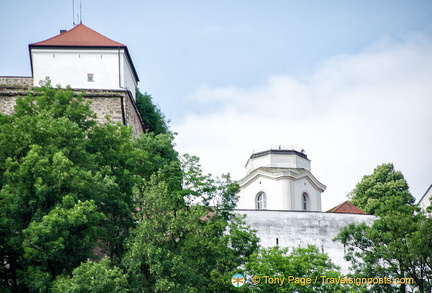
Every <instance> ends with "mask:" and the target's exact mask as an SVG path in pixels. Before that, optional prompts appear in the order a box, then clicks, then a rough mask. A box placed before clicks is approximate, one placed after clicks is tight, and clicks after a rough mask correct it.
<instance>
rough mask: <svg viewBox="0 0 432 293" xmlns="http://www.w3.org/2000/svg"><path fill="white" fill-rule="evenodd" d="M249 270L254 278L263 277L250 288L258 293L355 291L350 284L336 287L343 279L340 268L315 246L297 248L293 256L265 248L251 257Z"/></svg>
mask: <svg viewBox="0 0 432 293" xmlns="http://www.w3.org/2000/svg"><path fill="white" fill-rule="evenodd" d="M246 270H247V271H246V272H247V275H248V276H249V277H250V278H252V277H254V276H258V277H260V282H259V283H257V284H255V285H250V286H251V287H252V288H255V289H254V290H255V291H257V292H269V293H270V292H311V293H312V292H354V291H353V290H354V289H355V288H354V287H351V286H349V285H348V284H332V282H333V281H332V280H336V279H340V278H342V276H341V274H340V272H339V267H337V266H336V265H334V264H333V263H332V262H331V260H330V259H329V257H328V256H327V255H326V254H324V253H320V252H319V251H318V249H317V248H316V247H315V246H313V245H309V246H308V247H306V248H295V249H294V250H293V251H291V253H289V254H288V248H279V247H277V246H276V247H271V248H263V249H261V250H260V251H259V253H256V254H253V255H252V256H251V257H250V260H249V261H248V262H247V263H246ZM269 277H271V278H274V277H279V278H281V279H283V281H284V282H283V283H281V282H280V283H275V282H273V280H270V279H269ZM323 277H325V278H324V279H323ZM350 290H351V291H350Z"/></svg>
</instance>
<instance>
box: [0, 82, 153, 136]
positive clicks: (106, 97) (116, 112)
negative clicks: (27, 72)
mask: <svg viewBox="0 0 432 293" xmlns="http://www.w3.org/2000/svg"><path fill="white" fill-rule="evenodd" d="M17 79H19V78H9V77H0V113H3V114H6V115H11V114H12V113H13V111H14V107H15V104H16V99H17V97H23V96H26V95H27V94H29V93H30V94H33V92H32V90H31V87H27V86H26V82H27V81H26V79H21V80H20V81H19V83H18V84H11V85H7V84H6V82H9V81H10V82H12V81H14V80H15V81H17ZM27 80H28V78H27ZM2 82H4V83H3V84H2ZM74 91H75V94H76V95H78V94H80V93H81V92H80V91H79V90H74ZM84 97H85V99H87V100H89V101H91V105H90V108H91V109H92V110H93V111H94V112H95V113H96V116H97V118H96V120H97V121H99V122H102V123H104V122H106V121H107V120H106V116H109V117H110V119H111V120H112V121H113V122H119V123H121V124H124V125H128V126H131V127H132V131H133V133H134V135H139V134H141V133H144V130H145V128H144V123H143V122H142V119H141V116H140V114H139V112H138V110H137V108H136V104H135V101H134V100H133V98H132V96H131V94H130V93H129V92H128V91H124V90H118V91H107V90H86V91H84Z"/></svg>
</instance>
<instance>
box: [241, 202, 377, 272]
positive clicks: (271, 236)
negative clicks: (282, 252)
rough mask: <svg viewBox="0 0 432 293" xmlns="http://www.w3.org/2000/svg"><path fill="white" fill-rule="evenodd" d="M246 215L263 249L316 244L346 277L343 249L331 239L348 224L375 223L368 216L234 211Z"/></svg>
mask: <svg viewBox="0 0 432 293" xmlns="http://www.w3.org/2000/svg"><path fill="white" fill-rule="evenodd" d="M236 212H237V213H239V214H246V215H247V217H246V223H247V224H248V225H249V226H250V227H251V228H252V229H255V230H256V231H257V236H258V237H259V238H260V245H261V246H262V247H272V246H276V245H279V246H280V247H288V248H290V250H291V249H292V248H295V247H306V246H307V245H308V244H312V245H315V246H316V247H318V249H319V250H320V251H322V252H324V253H327V254H328V255H329V257H330V258H331V259H332V261H333V262H334V263H335V264H337V265H338V266H340V267H341V271H342V272H343V273H344V274H346V273H348V271H349V266H350V263H349V262H347V261H346V260H345V259H344V255H345V249H344V246H343V245H342V244H341V243H340V242H334V241H333V239H334V238H335V237H336V236H337V235H338V233H339V231H340V230H341V229H342V228H343V227H345V226H347V225H348V224H350V223H355V224H360V223H362V222H365V223H366V224H367V225H371V224H372V223H373V221H374V220H375V217H374V216H371V215H358V214H342V213H324V212H302V211H265V210H236Z"/></svg>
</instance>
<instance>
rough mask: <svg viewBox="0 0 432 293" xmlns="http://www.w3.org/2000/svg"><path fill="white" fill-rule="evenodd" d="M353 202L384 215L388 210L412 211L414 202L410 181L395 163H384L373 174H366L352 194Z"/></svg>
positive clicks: (371, 213)
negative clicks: (411, 207)
mask: <svg viewBox="0 0 432 293" xmlns="http://www.w3.org/2000/svg"><path fill="white" fill-rule="evenodd" d="M350 198H351V202H352V203H353V204H354V205H355V206H357V207H359V208H360V209H362V210H364V211H365V212H366V213H368V214H370V215H377V216H379V215H384V214H386V212H387V211H396V210H401V211H403V212H408V213H409V212H410V210H409V208H408V209H407V207H409V206H410V205H411V204H413V203H414V197H413V196H412V195H411V194H410V192H409V188H408V183H407V182H406V180H405V178H404V176H403V175H402V173H401V172H400V171H395V169H394V166H393V164H391V163H388V164H382V165H380V166H378V167H376V168H375V170H374V172H373V173H372V174H371V175H365V176H364V177H363V179H362V180H361V181H360V182H359V183H358V184H357V185H356V188H355V189H354V190H353V191H352V192H351V194H350Z"/></svg>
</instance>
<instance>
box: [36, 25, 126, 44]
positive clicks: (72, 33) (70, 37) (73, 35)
mask: <svg viewBox="0 0 432 293" xmlns="http://www.w3.org/2000/svg"><path fill="white" fill-rule="evenodd" d="M30 46H54V47H57V46H61V47H126V46H125V45H123V44H121V43H118V42H116V41H113V40H111V39H108V38H107V37H105V36H103V35H101V34H100V33H98V32H96V31H94V30H92V29H91V28H89V27H87V26H85V25H83V24H79V25H77V26H76V27H74V28H73V29H71V30H68V31H66V32H64V33H61V34H59V35H57V36H55V37H52V38H49V39H47V40H45V41H42V42H38V43H33V44H30Z"/></svg>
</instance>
